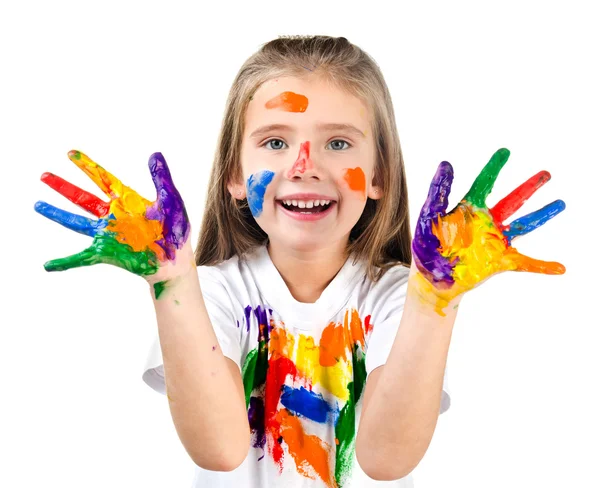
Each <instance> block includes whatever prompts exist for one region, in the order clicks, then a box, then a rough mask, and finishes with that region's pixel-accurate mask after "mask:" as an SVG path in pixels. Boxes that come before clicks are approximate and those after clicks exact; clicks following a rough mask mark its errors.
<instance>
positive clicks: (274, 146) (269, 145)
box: [262, 139, 287, 151]
mask: <svg viewBox="0 0 600 488" xmlns="http://www.w3.org/2000/svg"><path fill="white" fill-rule="evenodd" d="M272 142H274V143H277V144H276V145H273V144H271V143H272ZM282 145H287V144H285V142H283V141H282V140H281V139H269V140H268V141H266V142H265V143H264V144H263V145H262V147H266V148H267V149H271V150H275V151H276V150H278V149H283V147H282Z"/></svg>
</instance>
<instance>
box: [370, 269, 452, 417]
mask: <svg viewBox="0 0 600 488" xmlns="http://www.w3.org/2000/svg"><path fill="white" fill-rule="evenodd" d="M392 270H394V272H392V273H390V274H389V275H388V276H386V274H387V273H386V274H384V276H383V277H382V278H381V279H380V282H381V283H377V284H376V285H378V286H377V287H374V289H373V292H374V295H375V296H374V301H373V302H372V306H373V312H374V313H373V315H372V317H371V319H372V321H373V322H372V323H373V330H372V332H371V335H370V336H369V339H368V340H367V352H366V358H365V367H366V372H367V377H368V375H370V374H371V372H372V371H373V370H374V369H376V368H378V367H379V366H382V365H384V364H385V363H386V362H387V359H388V357H389V355H390V351H391V350H392V346H393V344H394V339H395V338H396V333H397V332H398V327H399V326H400V320H401V318H402V312H403V311H404V302H405V300H406V292H407V289H408V271H409V270H408V269H406V268H400V269H396V268H392ZM388 273H389V271H388ZM449 408H450V388H449V386H448V364H447V361H446V368H445V370H444V379H443V385H442V400H441V404H440V415H441V414H442V413H444V412H445V411H447V410H448V409H449Z"/></svg>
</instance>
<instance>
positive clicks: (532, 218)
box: [502, 200, 566, 245]
mask: <svg viewBox="0 0 600 488" xmlns="http://www.w3.org/2000/svg"><path fill="white" fill-rule="evenodd" d="M565 208H566V205H565V202H563V201H562V200H556V201H554V202H552V203H549V204H548V205H546V206H545V207H542V208H540V209H539V210H536V211H535V212H531V213H530V214H527V215H524V216H523V217H520V218H518V219H516V220H513V221H512V222H511V223H510V224H509V225H508V228H507V229H506V230H503V231H502V233H503V234H504V235H505V236H506V237H507V238H508V244H509V245H510V242H511V240H512V239H514V238H515V237H518V236H523V235H525V234H528V233H529V232H531V231H532V230H534V229H537V228H538V227H540V226H542V225H544V224H545V223H546V222H548V221H549V220H550V219H551V218H553V217H555V216H556V215H558V214H559V213H560V212H562V211H563V210H564V209H565Z"/></svg>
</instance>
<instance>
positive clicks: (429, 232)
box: [412, 161, 454, 288]
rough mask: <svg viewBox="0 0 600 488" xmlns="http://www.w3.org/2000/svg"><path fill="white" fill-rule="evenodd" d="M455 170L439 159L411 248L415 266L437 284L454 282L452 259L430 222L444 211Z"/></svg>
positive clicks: (441, 286) (442, 286)
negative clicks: (443, 249) (444, 251)
mask: <svg viewBox="0 0 600 488" xmlns="http://www.w3.org/2000/svg"><path fill="white" fill-rule="evenodd" d="M453 178H454V171H453V169H452V165H451V164H450V163H448V162H447V161H442V162H441V163H440V165H439V166H438V169H437V171H436V173H435V176H434V177H433V180H432V181H431V185H430V186H429V195H428V196H427V200H426V201H425V205H423V208H422V209H421V214H420V215H419V219H418V221H417V228H416V230H415V237H414V239H413V242H412V251H413V254H414V257H415V264H416V265H417V268H418V269H419V271H420V272H421V273H423V275H425V277H426V278H427V279H428V280H429V281H430V282H432V283H433V284H434V285H435V286H437V287H438V288H450V287H451V286H452V285H453V284H454V278H452V269H453V263H450V262H448V260H447V259H446V258H444V257H443V256H442V255H441V254H440V252H439V247H440V241H439V239H438V238H437V237H436V236H435V235H434V234H433V229H432V226H433V224H434V223H435V222H437V219H438V215H439V214H442V215H444V214H445V212H446V209H447V208H448V194H449V193H450V187H451V186H452V180H453Z"/></svg>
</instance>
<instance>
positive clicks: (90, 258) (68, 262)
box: [44, 247, 99, 271]
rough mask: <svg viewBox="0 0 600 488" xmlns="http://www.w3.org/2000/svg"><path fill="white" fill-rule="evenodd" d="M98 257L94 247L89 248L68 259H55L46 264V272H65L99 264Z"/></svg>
mask: <svg viewBox="0 0 600 488" xmlns="http://www.w3.org/2000/svg"><path fill="white" fill-rule="evenodd" d="M98 262H99V261H98V255H97V254H96V252H95V251H94V249H93V248H92V247H88V248H87V249H84V250H83V251H81V252H78V253H77V254H73V255H71V256H67V257H66V258H60V259H53V260H52V261H48V262H47V263H45V264H44V269H45V270H46V271H65V270H67V269H71V268H79V267H81V266H91V265H92V264H97V263H98Z"/></svg>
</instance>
